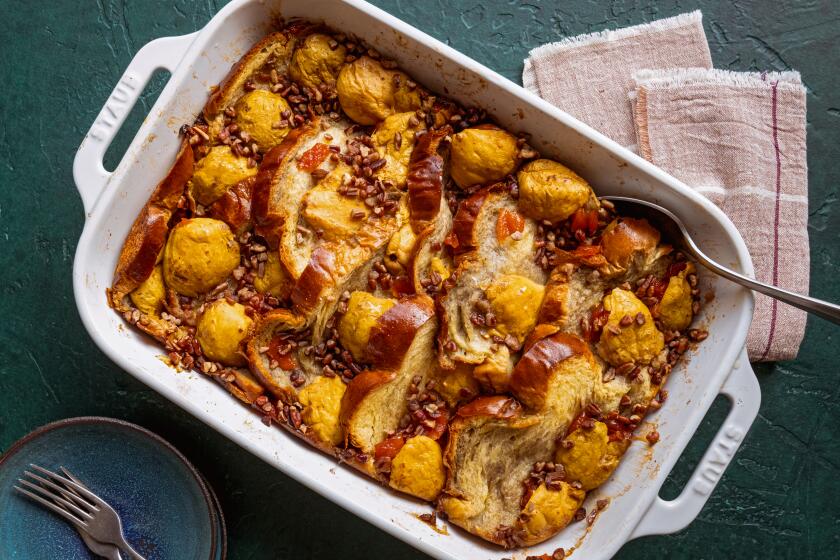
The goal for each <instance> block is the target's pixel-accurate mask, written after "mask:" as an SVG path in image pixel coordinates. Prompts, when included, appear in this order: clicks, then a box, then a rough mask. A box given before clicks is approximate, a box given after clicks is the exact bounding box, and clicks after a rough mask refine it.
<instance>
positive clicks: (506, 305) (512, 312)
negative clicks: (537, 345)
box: [486, 274, 545, 343]
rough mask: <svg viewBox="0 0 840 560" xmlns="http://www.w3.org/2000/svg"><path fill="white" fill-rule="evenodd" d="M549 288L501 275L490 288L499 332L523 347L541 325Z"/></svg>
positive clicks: (524, 279)
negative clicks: (522, 344) (543, 301)
mask: <svg viewBox="0 0 840 560" xmlns="http://www.w3.org/2000/svg"><path fill="white" fill-rule="evenodd" d="M544 292H545V287H544V286H541V285H540V284H537V283H536V282H534V281H532V280H529V279H528V278H525V277H524V276H519V275H517V274H501V275H499V276H497V277H496V278H495V279H494V280H493V283H492V284H490V286H488V287H487V290H486V294H487V299H488V300H489V301H490V308H491V309H492V310H493V313H494V314H495V316H496V321H497V324H496V327H495V328H496V329H497V330H498V331H499V332H500V333H502V334H503V335H506V334H510V335H513V336H515V337H516V339H517V340H518V341H519V342H520V343H521V342H522V341H523V340H525V337H526V336H528V333H529V332H531V330H533V328H534V325H535V324H536V323H537V313H539V310H540V305H541V304H542V300H543V293H544Z"/></svg>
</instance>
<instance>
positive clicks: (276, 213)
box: [252, 120, 319, 249]
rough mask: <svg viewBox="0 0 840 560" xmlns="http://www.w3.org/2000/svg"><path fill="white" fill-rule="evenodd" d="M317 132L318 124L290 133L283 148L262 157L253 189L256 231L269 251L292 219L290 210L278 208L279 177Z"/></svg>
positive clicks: (275, 246)
mask: <svg viewBox="0 0 840 560" xmlns="http://www.w3.org/2000/svg"><path fill="white" fill-rule="evenodd" d="M318 129H319V128H318V121H317V120H316V121H314V122H311V123H307V124H305V125H303V126H300V127H298V128H295V129H293V130H291V131H290V132H289V133H288V134H287V135H286V137H285V138H284V139H283V141H282V142H280V144H278V145H277V146H275V147H273V148H272V149H270V150H269V151H268V152H267V153H266V154H265V155H264V156H263V159H262V163H260V170H259V172H258V173H257V178H256V180H255V181H254V187H253V202H252V212H253V216H254V231H255V232H256V233H257V234H258V235H261V236H263V237H264V238H265V240H266V241H267V242H268V245H269V247H271V248H273V249H276V248H278V246H279V245H280V238H281V236H282V227H283V224H285V223H286V221H287V219H289V216H288V211H287V209H286V208H283V207H280V206H279V204H278V199H279V198H280V196H281V193H280V192H278V189H279V188H280V184H279V177H280V176H282V174H283V173H285V171H286V170H287V169H288V167H289V165H291V164H292V162H293V160H294V158H295V157H296V156H297V155H298V152H299V151H300V149H301V146H302V145H303V144H304V143H305V142H306V141H308V140H310V139H311V138H314V137H315V135H316V134H317V132H318ZM299 202H300V201H298V203H299ZM298 205H299V204H298ZM295 217H296V216H295Z"/></svg>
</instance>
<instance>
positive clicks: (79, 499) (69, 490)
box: [58, 467, 90, 507]
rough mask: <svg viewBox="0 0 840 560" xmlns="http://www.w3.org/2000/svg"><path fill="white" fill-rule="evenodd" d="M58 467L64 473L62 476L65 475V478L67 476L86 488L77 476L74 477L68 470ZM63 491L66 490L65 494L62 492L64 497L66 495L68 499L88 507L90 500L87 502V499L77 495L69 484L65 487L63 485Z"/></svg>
mask: <svg viewBox="0 0 840 560" xmlns="http://www.w3.org/2000/svg"><path fill="white" fill-rule="evenodd" d="M58 468H59V470H60V471H61V472H62V473H64V476H66V477H67V478H69V479H70V480H72V481H73V482H75V483H76V484H78V485H79V486H84V487H85V488H87V486H85V485H84V483H82V481H81V480H79V479H78V478H76V477H75V476H73V475H72V474H70V471H68V470H67V469H65V468H64V467H58ZM88 489H89V488H88ZM64 491H65V492H66V494H64V497H66V498H68V499H72V500H73V501H74V502H78V503H79V505H82V506H87V507H90V502H88V501H87V500H85V499H84V498H82V497H81V496H80V495H79V493H78V492H76V491H75V490H74V489H73V488H70V487H69V486H66V487H64Z"/></svg>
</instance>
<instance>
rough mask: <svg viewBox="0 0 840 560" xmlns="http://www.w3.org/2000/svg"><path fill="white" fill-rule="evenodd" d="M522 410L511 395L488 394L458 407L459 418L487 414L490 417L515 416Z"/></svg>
mask: <svg viewBox="0 0 840 560" xmlns="http://www.w3.org/2000/svg"><path fill="white" fill-rule="evenodd" d="M521 412H522V406H521V405H520V404H519V402H517V400H516V399H514V398H513V397H508V396H505V395H488V396H484V397H478V398H477V399H475V400H473V401H472V402H470V403H468V404H465V405H464V406H462V407H461V408H459V409H458V412H457V416H458V417H460V418H472V417H475V416H489V417H492V418H515V417H517V416H519V415H520V414H521Z"/></svg>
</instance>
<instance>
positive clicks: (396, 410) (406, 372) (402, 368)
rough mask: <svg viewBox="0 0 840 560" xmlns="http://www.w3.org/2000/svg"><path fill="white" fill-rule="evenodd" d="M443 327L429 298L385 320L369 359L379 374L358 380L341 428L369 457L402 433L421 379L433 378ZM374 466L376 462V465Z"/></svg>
mask: <svg viewBox="0 0 840 560" xmlns="http://www.w3.org/2000/svg"><path fill="white" fill-rule="evenodd" d="M436 330H437V321H436V320H435V315H434V304H433V302H432V300H431V298H429V297H427V296H422V295H421V296H409V297H407V298H404V299H403V300H401V301H400V302H398V303H397V304H396V305H395V306H393V307H392V308H391V309H389V310H388V311H386V312H385V314H384V315H383V316H382V317H380V318H379V320H378V321H377V323H376V325H375V326H374V328H373V329H372V330H371V335H370V341H369V342H368V345H367V350H366V352H365V353H366V355H367V356H368V357H369V359H370V362H371V365H372V366H373V369H371V370H369V371H365V372H363V373H361V374H360V375H358V376H356V377H355V378H354V379H353V380H352V381H351V382H350V384H349V385H348V387H347V392H346V393H345V394H344V398H343V400H342V403H341V424H342V426H343V427H344V433H345V438H346V440H347V441H348V443H349V444H351V445H352V446H354V447H356V448H358V449H361V450H362V451H364V452H365V453H368V454H370V453H372V452H373V449H374V446H375V445H376V444H377V443H379V442H380V441H382V440H383V439H385V437H387V435H389V434H391V433H393V432H395V431H396V430H397V429H398V428H399V422H400V419H401V418H402V416H403V415H404V414H406V412H407V405H408V398H407V394H408V387H409V385H410V384H411V383H412V379H413V378H414V377H415V376H419V377H420V378H421V381H420V384H422V383H423V380H425V379H426V378H429V377H431V376H432V375H433V371H431V368H430V367H429V364H431V363H433V362H434V338H435V333H436ZM371 465H372V461H371Z"/></svg>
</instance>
